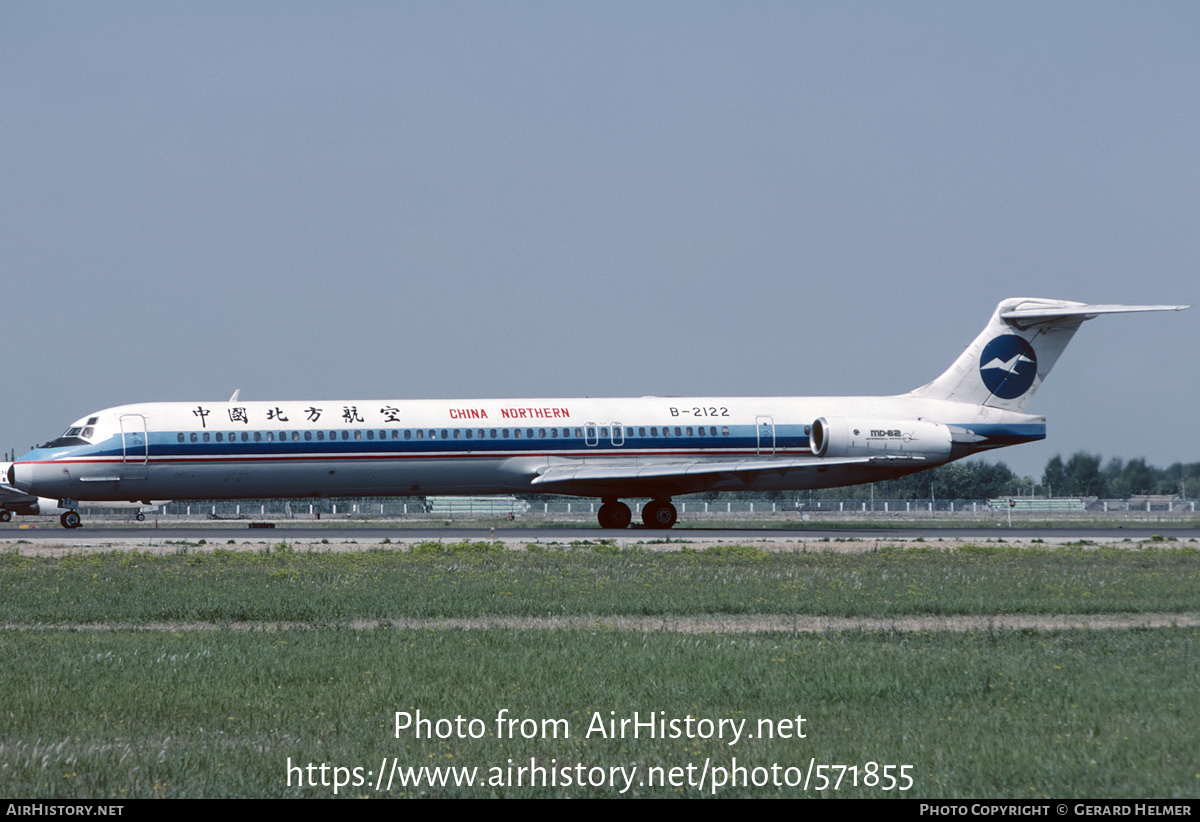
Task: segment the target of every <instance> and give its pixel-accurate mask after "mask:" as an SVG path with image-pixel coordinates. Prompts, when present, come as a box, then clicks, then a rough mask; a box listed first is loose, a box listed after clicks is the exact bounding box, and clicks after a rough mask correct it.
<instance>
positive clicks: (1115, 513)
mask: <svg viewBox="0 0 1200 822" xmlns="http://www.w3.org/2000/svg"><path fill="white" fill-rule="evenodd" d="M627 502H628V504H629V506H630V508H631V509H632V510H633V515H634V521H635V522H636V521H638V520H639V518H640V516H641V507H642V504H643V502H644V501H638V500H629V501H627ZM675 505H676V507H677V508H678V509H679V516H680V517H681V518H683V517H688V518H691V519H711V520H721V519H726V520H728V519H756V518H765V519H770V518H774V519H787V520H794V521H801V522H803V521H821V520H835V521H836V520H841V519H863V518H870V519H883V520H886V519H905V518H910V519H927V518H930V517H933V518H943V519H944V518H951V519H956V520H964V521H969V520H989V521H994V520H996V519H1007V518H1009V517H1020V518H1024V519H1028V518H1030V517H1037V518H1044V517H1054V518H1064V519H1070V518H1081V519H1095V518H1100V519H1124V518H1146V517H1155V516H1164V517H1167V518H1189V517H1194V516H1195V513H1196V501H1195V500H1185V499H1180V498H1165V497H1154V498H1136V497H1135V498H1133V499H1128V500H1098V499H1086V498H1085V499H1078V498H1070V499H1044V498H1030V497H1024V498H1021V497H1017V498H1011V499H1009V498H1005V499H990V500H987V499H982V500H978V499H977V500H971V499H939V500H929V499H924V500H902V499H901V500H897V499H875V500H864V499H844V500H808V499H804V500H772V499H765V498H763V499H729V500H726V499H717V500H703V499H689V498H687V497H677V498H676V499H675ZM599 507H600V502H599V501H598V500H594V499H576V498H567V497H561V498H554V499H548V500H525V499H520V498H517V497H511V496H488V497H430V498H427V499H425V498H414V497H407V498H394V499H378V498H361V499H300V500H261V501H258V500H255V501H247V500H209V501H203V500H193V501H177V502H170V503H167V504H164V505H161V506H158V507H156V508H146V509H145V516H147V517H151V516H154V517H158V518H167V519H183V520H199V519H210V520H223V519H230V520H237V519H246V520H251V519H283V520H287V519H310V520H318V519H322V518H334V519H348V518H349V519H401V520H406V519H407V520H414V521H447V520H448V521H455V520H459V519H464V520H465V519H485V518H501V519H517V518H520V519H527V520H538V519H560V520H581V521H584V520H590V521H595V519H596V515H597V511H598V510H599ZM87 514H88V515H89V516H92V517H95V516H102V517H111V518H114V519H121V518H125V519H128V518H131V517H132V516H134V514H135V512H134V511H132V510H123V509H108V510H106V509H104V508H91V507H89V508H88V509H87Z"/></svg>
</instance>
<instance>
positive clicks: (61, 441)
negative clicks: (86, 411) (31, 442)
mask: <svg viewBox="0 0 1200 822" xmlns="http://www.w3.org/2000/svg"><path fill="white" fill-rule="evenodd" d="M88 422H89V423H91V422H92V420H88ZM95 432H96V431H95V429H94V428H92V427H91V426H90V425H89V426H88V427H87V428H84V427H82V426H78V425H75V426H72V427H70V428H68V429H67V430H66V431H64V432H63V433H62V436H60V437H58V438H57V439H52V440H50V442H47V443H44V444H42V445H40V446H39V447H40V448H66V447H67V446H69V445H91V444H92V443H91V441H90V440H89V439H87V438H88V437H91V436H92V435H93V434H94V433H95Z"/></svg>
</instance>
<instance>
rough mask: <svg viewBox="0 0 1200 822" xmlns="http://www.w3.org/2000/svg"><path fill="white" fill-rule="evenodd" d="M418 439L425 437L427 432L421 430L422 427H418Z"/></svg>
mask: <svg viewBox="0 0 1200 822" xmlns="http://www.w3.org/2000/svg"><path fill="white" fill-rule="evenodd" d="M417 439H419V440H423V439H425V432H424V431H423V430H421V429H420V428H418V429H417Z"/></svg>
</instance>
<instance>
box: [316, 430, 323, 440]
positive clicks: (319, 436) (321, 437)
mask: <svg viewBox="0 0 1200 822" xmlns="http://www.w3.org/2000/svg"><path fill="white" fill-rule="evenodd" d="M317 442H325V432H324V431H318V432H317Z"/></svg>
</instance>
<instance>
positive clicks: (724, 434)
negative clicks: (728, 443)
mask: <svg viewBox="0 0 1200 822" xmlns="http://www.w3.org/2000/svg"><path fill="white" fill-rule="evenodd" d="M721 436H722V437H728V436H729V426H728V425H722V426H721Z"/></svg>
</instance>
